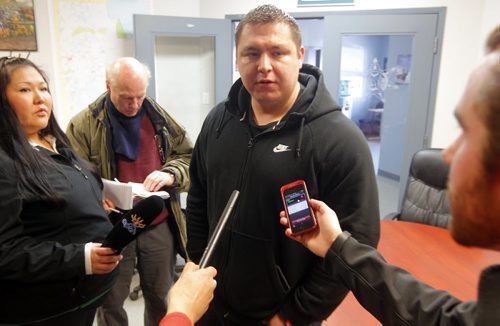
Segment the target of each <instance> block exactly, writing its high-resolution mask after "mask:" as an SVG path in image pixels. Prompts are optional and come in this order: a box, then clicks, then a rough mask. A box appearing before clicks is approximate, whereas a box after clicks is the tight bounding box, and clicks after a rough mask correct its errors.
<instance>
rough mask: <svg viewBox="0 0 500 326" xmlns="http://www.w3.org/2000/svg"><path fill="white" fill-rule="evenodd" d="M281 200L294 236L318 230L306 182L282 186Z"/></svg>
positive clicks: (295, 182)
mask: <svg viewBox="0 0 500 326" xmlns="http://www.w3.org/2000/svg"><path fill="white" fill-rule="evenodd" d="M281 198H282V199H283V205H284V206H285V214H286V217H287V219H288V225H289V226H290V229H291V230H292V234H293V235H298V234H301V233H305V232H309V231H312V230H314V229H315V228H316V226H317V223H316V218H315V217H314V213H313V211H312V209H311V206H310V205H309V193H308V192H307V187H306V183H305V182H304V180H297V181H294V182H292V183H289V184H287V185H284V186H282V187H281Z"/></svg>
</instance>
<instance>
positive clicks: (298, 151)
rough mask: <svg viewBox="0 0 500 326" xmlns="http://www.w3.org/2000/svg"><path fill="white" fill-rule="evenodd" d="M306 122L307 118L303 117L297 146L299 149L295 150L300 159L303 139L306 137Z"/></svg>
mask: <svg viewBox="0 0 500 326" xmlns="http://www.w3.org/2000/svg"><path fill="white" fill-rule="evenodd" d="M305 121H306V117H305V116H302V120H301V121H300V130H299V142H298V144H297V148H296V149H295V153H296V154H297V157H298V158H300V146H302V138H303V136H304V123H305Z"/></svg>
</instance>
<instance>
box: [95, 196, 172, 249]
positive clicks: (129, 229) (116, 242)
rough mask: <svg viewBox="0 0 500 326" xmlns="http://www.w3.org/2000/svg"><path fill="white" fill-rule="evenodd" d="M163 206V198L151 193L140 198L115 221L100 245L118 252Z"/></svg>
mask: <svg viewBox="0 0 500 326" xmlns="http://www.w3.org/2000/svg"><path fill="white" fill-rule="evenodd" d="M164 208H165V203H164V200H163V199H162V198H161V197H159V196H156V195H153V196H149V197H147V198H145V199H143V200H141V201H140V202H139V203H137V204H136V205H135V206H134V207H133V208H132V209H131V210H130V211H128V212H127V213H126V214H124V215H123V217H122V218H120V219H119V220H118V221H117V222H116V224H115V226H114V227H113V228H112V229H111V231H110V232H109V233H108V235H107V236H106V239H104V241H103V243H102V246H103V247H109V248H113V249H114V250H116V253H120V252H121V251H122V249H123V248H124V247H125V246H126V245H128V244H129V243H130V242H132V241H133V240H134V239H135V238H137V236H138V235H139V234H140V233H141V232H143V231H144V230H145V229H146V228H147V227H148V226H149V224H151V222H152V221H153V220H154V219H155V218H156V217H157V216H158V215H159V214H160V213H161V211H162V210H163V209H164Z"/></svg>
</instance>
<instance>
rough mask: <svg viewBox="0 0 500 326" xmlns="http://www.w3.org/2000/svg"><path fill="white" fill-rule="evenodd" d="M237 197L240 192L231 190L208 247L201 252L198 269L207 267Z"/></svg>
mask: <svg viewBox="0 0 500 326" xmlns="http://www.w3.org/2000/svg"><path fill="white" fill-rule="evenodd" d="M239 195H240V192H239V191H238V190H233V192H232V193H231V196H230V197H229V200H228V201H227V204H226V207H224V210H223V211H222V215H221V217H220V219H219V222H217V226H216V227H215V230H214V233H212V236H211V237H210V240H209V241H208V245H207V247H206V248H205V251H204V252H203V256H202V257H201V260H200V269H201V268H205V267H207V264H208V260H209V259H210V257H212V254H213V252H214V249H215V246H216V245H217V242H218V241H219V238H220V236H221V234H222V230H223V229H224V226H225V225H226V222H227V220H229V216H231V212H232V210H233V207H234V204H236V200H237V199H238V196H239Z"/></svg>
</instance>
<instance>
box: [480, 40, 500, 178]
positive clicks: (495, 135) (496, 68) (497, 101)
mask: <svg viewBox="0 0 500 326" xmlns="http://www.w3.org/2000/svg"><path fill="white" fill-rule="evenodd" d="M498 35H500V34H498ZM487 60H491V66H490V67H489V69H490V70H489V71H488V76H485V80H484V81H483V86H484V87H483V89H482V90H480V92H481V94H480V95H481V96H482V100H483V103H484V114H483V117H484V119H485V125H486V128H487V130H488V140H487V143H486V149H485V157H484V161H485V162H484V163H485V168H486V171H487V172H489V173H495V171H498V169H499V168H500V43H499V44H498V45H497V48H496V50H494V51H493V52H491V53H490V54H489V55H488V58H487Z"/></svg>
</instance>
